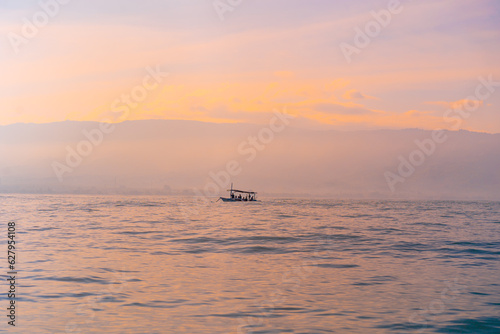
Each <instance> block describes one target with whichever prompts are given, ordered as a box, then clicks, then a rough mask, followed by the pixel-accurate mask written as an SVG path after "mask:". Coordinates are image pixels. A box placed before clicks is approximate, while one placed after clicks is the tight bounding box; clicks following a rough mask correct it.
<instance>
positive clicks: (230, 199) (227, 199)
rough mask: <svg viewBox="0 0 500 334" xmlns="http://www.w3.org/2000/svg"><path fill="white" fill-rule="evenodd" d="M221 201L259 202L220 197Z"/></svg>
mask: <svg viewBox="0 0 500 334" xmlns="http://www.w3.org/2000/svg"><path fill="white" fill-rule="evenodd" d="M219 199H220V200H221V201H223V202H257V200H255V199H254V200H251V201H245V200H242V199H239V198H228V197H219Z"/></svg>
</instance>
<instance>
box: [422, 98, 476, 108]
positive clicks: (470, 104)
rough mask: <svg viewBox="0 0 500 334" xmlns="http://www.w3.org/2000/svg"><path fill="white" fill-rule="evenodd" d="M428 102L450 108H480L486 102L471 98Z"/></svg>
mask: <svg viewBox="0 0 500 334" xmlns="http://www.w3.org/2000/svg"><path fill="white" fill-rule="evenodd" d="M425 103H426V104H431V105H436V106H440V107H443V108H448V109H464V108H466V109H469V108H478V107H481V106H483V105H484V102H483V101H481V100H470V99H462V100H458V101H453V102H447V101H428V102H425Z"/></svg>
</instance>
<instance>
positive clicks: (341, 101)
mask: <svg viewBox="0 0 500 334" xmlns="http://www.w3.org/2000/svg"><path fill="white" fill-rule="evenodd" d="M27 3H28V2H27ZM1 7H4V8H1ZM116 8H120V10H116ZM0 9H1V11H2V14H0V34H2V35H4V36H5V37H6V38H3V39H2V41H1V42H0V43H1V44H0V48H1V50H2V52H1V54H0V60H1V65H0V66H1V77H2V79H1V81H0V85H1V87H0V88H1V93H0V105H1V111H0V124H2V125H5V124H11V123H17V122H35V123H44V122H55V121H63V120H68V119H70V120H96V121H99V120H102V119H103V118H109V119H111V120H115V121H121V120H125V119H130V120H133V119H190V120H202V121H212V122H252V123H261V122H262V123H263V122H266V121H267V115H268V113H269V112H270V111H272V110H273V109H282V108H284V107H286V109H287V111H288V112H289V113H291V114H294V115H297V116H299V117H300V118H299V119H300V120H302V123H299V125H302V126H306V127H313V128H334V129H373V128H408V127H419V128H425V129H431V128H450V127H451V125H452V124H453V123H451V122H449V120H448V121H447V119H446V118H444V117H443V115H444V114H445V112H446V111H447V109H449V108H463V107H464V104H463V102H458V101H464V100H469V101H472V102H471V105H474V103H475V105H477V108H474V110H473V111H472V112H470V113H469V114H470V116H468V117H467V118H464V119H463V122H462V123H461V124H460V128H464V129H469V130H475V131H485V132H500V116H499V111H500V110H499V105H500V94H499V93H498V92H497V91H496V89H498V90H500V85H498V86H497V87H496V88H495V91H493V92H491V94H489V96H488V97H487V98H485V99H481V98H479V97H478V96H477V94H476V88H477V87H478V85H479V84H480V81H479V79H478V78H479V77H483V78H488V77H489V76H491V78H492V80H493V81H495V82H496V81H499V82H500V68H499V67H498V60H497V58H498V51H499V47H500V43H498V42H499V37H500V29H499V28H500V24H499V23H498V22H500V20H498V19H499V17H498V14H499V9H500V6H499V4H498V3H497V2H495V1H492V0H491V1H490V0H480V1H475V2H470V1H465V0H458V1H440V2H439V3H435V2H433V1H419V2H411V3H410V2H407V1H402V4H401V8H400V9H401V10H400V11H399V12H398V13H397V14H392V16H391V18H390V23H389V24H388V25H387V26H385V27H381V28H380V32H379V33H378V34H376V36H374V37H372V38H370V43H369V45H368V46H366V47H363V48H359V50H360V52H359V53H357V54H353V55H352V59H351V60H352V61H351V62H348V61H347V59H346V58H345V57H344V55H343V53H342V49H341V48H340V45H341V44H342V43H349V44H351V45H355V44H354V43H355V42H354V38H355V36H356V29H357V28H360V29H365V28H366V26H367V24H370V23H373V22H374V16H373V15H372V14H370V12H371V11H375V12H378V13H380V12H381V11H386V10H388V2H387V1H354V2H353V3H351V4H350V5H349V6H346V5H343V6H340V5H339V4H334V3H332V2H331V1H321V0H315V1H313V2H307V3H306V2H305V1H302V2H301V1H296V0H294V1H283V0H279V1H278V0H277V1H274V2H243V3H242V4H241V5H239V6H236V7H234V8H232V11H228V12H225V13H223V15H222V17H223V18H224V20H221V19H220V17H219V15H218V14H220V13H217V10H216V9H215V8H213V6H212V5H211V3H210V2H207V1H192V2H189V4H187V3H185V2H181V1H167V2H151V3H149V4H141V5H140V6H139V5H138V4H137V3H134V2H132V1H130V0H128V1H120V2H118V1H109V2H108V3H107V4H98V3H96V4H90V3H79V2H70V3H68V4H66V5H61V6H60V8H59V9H58V10H57V12H56V13H55V14H54V17H50V19H49V20H48V23H47V24H46V25H43V26H41V27H39V28H38V32H37V33H36V36H34V37H32V38H25V39H24V42H23V43H21V44H18V45H17V46H15V45H13V42H12V41H13V38H14V37H13V36H17V37H19V36H21V37H22V36H24V35H23V29H25V28H23V24H25V23H23V22H26V21H23V18H25V19H27V20H28V21H30V20H31V21H32V20H33V16H34V15H35V14H36V13H38V12H40V11H43V9H42V8H40V6H39V5H38V4H37V3H36V2H33V3H32V4H31V5H28V4H7V5H5V4H3V5H0ZM23 38H24V37H23ZM14 44H15V43H14ZM147 68H150V69H154V68H158V69H160V70H161V71H162V72H168V73H169V75H168V76H165V77H163V78H161V80H160V81H156V82H155V81H147V82H149V88H150V89H149V88H148V89H145V88H143V86H144V84H143V82H144V80H149V79H145V78H146V77H147V76H148V75H149V76H150V74H148V70H147ZM155 83H157V84H155ZM153 86H154V87H153ZM485 89H487V88H482V90H481V92H486V91H485ZM141 92H142V93H144V92H146V95H144V96H142V95H140V94H139V93H141ZM133 93H135V94H136V95H135V96H139V97H140V99H137V98H136V99H134V98H131V101H129V102H128V103H127V102H126V99H127V96H130V95H132V94H133ZM137 94H139V95H137ZM483 95H484V94H483ZM124 96H125V97H124ZM129 99H130V98H129ZM480 100H483V101H480ZM474 101H476V102H474ZM125 109H127V112H126V113H125V115H124V112H123V111H124V110H125ZM450 115H455V116H456V115H457V113H456V112H455V113H454V114H450V113H448V116H450Z"/></svg>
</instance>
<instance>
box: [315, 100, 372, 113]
mask: <svg viewBox="0 0 500 334" xmlns="http://www.w3.org/2000/svg"><path fill="white" fill-rule="evenodd" d="M313 109H314V110H316V111H320V112H324V113H328V114H335V115H367V114H372V113H373V111H372V110H369V109H366V108H362V107H348V106H343V105H341V104H337V103H317V104H314V105H313Z"/></svg>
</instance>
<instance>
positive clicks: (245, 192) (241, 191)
mask: <svg viewBox="0 0 500 334" xmlns="http://www.w3.org/2000/svg"><path fill="white" fill-rule="evenodd" d="M227 191H233V192H235V193H243V194H256V192H255V191H246V190H236V189H228V190H227Z"/></svg>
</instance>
